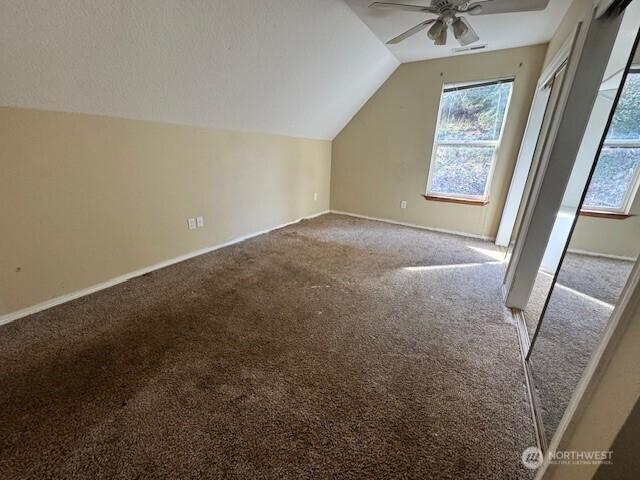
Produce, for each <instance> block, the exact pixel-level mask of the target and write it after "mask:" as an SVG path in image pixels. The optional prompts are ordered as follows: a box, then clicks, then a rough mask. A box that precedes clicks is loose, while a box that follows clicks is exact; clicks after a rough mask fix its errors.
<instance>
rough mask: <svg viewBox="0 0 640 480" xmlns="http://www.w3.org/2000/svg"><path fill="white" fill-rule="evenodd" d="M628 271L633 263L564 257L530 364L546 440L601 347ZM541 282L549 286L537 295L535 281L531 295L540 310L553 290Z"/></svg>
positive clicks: (558, 422)
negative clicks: (547, 293) (585, 370)
mask: <svg viewBox="0 0 640 480" xmlns="http://www.w3.org/2000/svg"><path fill="white" fill-rule="evenodd" d="M632 268H633V262H629V261H624V260H612V259H607V258H599V257H591V256H586V255H576V254H567V255H566V256H565V259H564V261H563V262H562V265H561V267H560V272H559V274H558V282H557V284H556V286H555V287H554V289H553V291H552V292H551V298H550V299H549V305H548V307H547V310H546V312H545V314H544V317H543V318H542V323H541V324H540V332H539V333H538V337H537V338H536V340H535V343H534V344H533V346H532V353H531V357H530V362H529V365H530V367H531V371H532V374H533V379H534V384H535V388H536V391H537V395H538V399H539V403H540V406H541V409H540V410H541V412H540V413H541V416H542V420H543V423H544V427H545V433H546V436H547V438H548V439H551V437H552V436H553V434H554V433H555V431H556V429H557V428H558V425H559V424H560V421H561V420H562V416H563V415H564V411H565V410H566V408H567V405H569V401H570V400H571V397H572V395H573V391H574V390H575V388H576V386H577V385H578V382H579V381H580V378H581V377H582V373H583V372H584V369H585V368H586V366H587V364H588V363H589V360H590V359H591V356H592V355H593V352H594V351H595V349H596V347H597V346H598V344H599V343H600V340H601V338H602V335H603V333H604V331H605V328H606V326H607V323H608V322H609V317H610V316H611V312H612V311H613V307H614V305H615V304H616V303H617V301H618V297H619V296H620V293H622V289H623V288H624V286H625V284H626V282H627V279H628V278H629V275H630V273H631V270H632ZM544 277H545V279H546V280H545V281H548V283H549V286H547V287H545V288H543V289H540V290H539V289H537V287H538V282H537V281H536V286H535V287H534V291H533V293H532V299H533V302H534V303H537V304H541V305H543V304H544V300H545V298H546V292H547V291H548V289H549V287H550V285H551V277H550V276H548V275H544ZM536 297H537V298H536ZM530 303H531V302H530ZM525 319H527V324H528V325H527V327H528V328H529V329H531V328H533V329H535V325H533V324H529V319H528V317H527V312H526V311H525ZM530 331H531V330H530Z"/></svg>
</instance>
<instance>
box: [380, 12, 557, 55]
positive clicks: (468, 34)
mask: <svg viewBox="0 0 640 480" xmlns="http://www.w3.org/2000/svg"><path fill="white" fill-rule="evenodd" d="M548 4H549V0H480V1H473V2H472V1H471V0H431V4H430V5H429V6H422V5H406V4H403V3H390V2H373V3H372V4H371V5H369V8H377V9H391V10H404V11H408V12H418V13H427V14H431V15H437V16H438V17H437V18H430V19H429V20H426V21H424V22H422V23H419V24H418V25H416V26H415V27H412V28H410V29H409V30H407V31H406V32H404V33H401V34H400V35H398V36H397V37H394V38H392V39H391V40H389V41H388V42H387V45H393V44H396V43H400V42H401V41H403V40H405V39H407V38H409V37H410V36H412V35H415V34H416V33H418V32H420V31H422V30H424V29H425V28H427V27H428V26H429V25H431V28H429V30H428V31H427V36H428V37H429V38H430V39H431V40H433V43H434V44H435V45H446V43H447V29H448V28H451V31H452V33H453V36H454V37H455V38H456V40H458V42H459V43H460V45H462V46H463V47H464V46H466V45H469V44H470V43H473V42H477V41H478V40H479V39H480V37H478V34H477V33H476V32H475V30H474V29H473V28H472V27H471V25H470V24H469V22H468V21H467V19H466V18H464V17H463V16H462V15H464V14H468V15H490V14H493V13H512V12H530V11H535V10H544V9H545V8H547V5H548Z"/></svg>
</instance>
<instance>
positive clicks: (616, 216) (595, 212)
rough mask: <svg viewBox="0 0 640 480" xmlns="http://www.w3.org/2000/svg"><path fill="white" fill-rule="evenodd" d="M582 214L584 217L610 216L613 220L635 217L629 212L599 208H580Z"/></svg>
mask: <svg viewBox="0 0 640 480" xmlns="http://www.w3.org/2000/svg"><path fill="white" fill-rule="evenodd" d="M580 215H582V216H584V217H595V218H609V219H611V220H624V219H626V218H629V217H633V215H629V214H628V213H615V212H600V211H598V210H580Z"/></svg>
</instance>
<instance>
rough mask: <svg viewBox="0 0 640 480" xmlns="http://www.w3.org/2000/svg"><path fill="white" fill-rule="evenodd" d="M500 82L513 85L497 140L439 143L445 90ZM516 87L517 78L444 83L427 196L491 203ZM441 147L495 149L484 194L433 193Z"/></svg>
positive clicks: (432, 149)
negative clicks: (495, 175)
mask: <svg viewBox="0 0 640 480" xmlns="http://www.w3.org/2000/svg"><path fill="white" fill-rule="evenodd" d="M498 82H505V83H506V82H509V83H511V89H510V90H509V98H507V104H506V106H505V110H504V120H503V122H502V125H501V126H500V134H499V135H498V139H497V140H471V141H463V140H462V141H461V140H455V141H449V140H445V141H440V142H439V141H438V132H439V131H440V121H441V118H442V100H443V98H444V93H445V90H448V89H452V88H460V87H474V86H476V85H477V86H482V85H486V84H491V83H498ZM514 87H515V77H501V78H492V79H489V80H478V81H473V82H462V83H444V84H443V85H442V89H441V91H440V104H439V105H438V120H437V122H436V130H435V134H434V136H433V146H432V148H431V159H430V161H429V173H428V175H427V188H426V192H425V193H426V196H428V197H429V196H431V197H440V198H448V199H452V200H470V201H480V202H485V203H486V202H488V201H489V192H490V191H491V181H492V179H493V173H494V171H495V166H496V158H497V156H498V152H499V151H500V144H501V143H502V136H503V133H504V129H505V126H506V125H507V120H508V118H509V109H510V108H509V107H510V106H511V98H512V97H513V89H514ZM440 145H449V146H470V147H482V146H490V147H493V155H492V156H491V166H490V167H489V173H488V175H487V182H486V183H485V186H484V192H483V194H482V195H465V194H462V193H456V194H452V193H442V192H432V191H431V182H432V180H433V166H434V164H435V158H436V154H437V152H438V146H440Z"/></svg>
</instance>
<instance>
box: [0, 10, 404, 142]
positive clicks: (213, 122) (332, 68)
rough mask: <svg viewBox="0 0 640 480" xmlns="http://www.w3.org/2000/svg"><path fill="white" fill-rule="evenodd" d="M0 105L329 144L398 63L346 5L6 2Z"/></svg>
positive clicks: (0, 28)
mask: <svg viewBox="0 0 640 480" xmlns="http://www.w3.org/2000/svg"><path fill="white" fill-rule="evenodd" d="M0 66H1V67H0V105H5V106H19V107H30V108H41V109H50V110H61V111H67V112H80V113H94V114H101V115H109V116H116V117H125V118H133V119H143V120H154V121H161V122H172V123H181V124H189V125H198V126H207V127H214V128H222V129H231V130H242V131H258V132H266V133H276V134H282V135H290V136H298V137H308V138H322V139H332V138H333V137H334V136H335V135H336V134H337V133H338V132H339V131H340V130H341V129H342V127H343V126H344V125H345V124H346V123H347V122H348V121H349V120H350V118H351V117H352V116H353V115H354V114H355V113H356V112H357V111H358V109H359V108H360V107H361V106H362V105H363V104H364V102H365V101H366V100H367V99H368V98H369V97H370V96H371V95H372V94H373V93H374V92H375V91H376V90H377V89H378V87H379V86H380V85H381V84H382V83H383V82H384V81H385V80H386V79H387V78H388V76H389V75H390V74H391V73H392V72H393V70H395V68H396V67H397V66H398V61H397V60H396V58H395V57H394V56H393V55H392V54H391V53H390V52H389V50H388V49H387V48H386V47H385V46H384V45H383V44H382V43H381V42H380V41H379V40H378V39H377V38H376V37H375V35H374V34H373V33H371V31H370V30H369V29H368V28H367V27H366V26H365V25H364V24H363V23H362V22H361V21H360V19H359V18H358V17H357V16H356V15H355V14H354V13H353V12H352V11H351V9H349V7H348V6H347V5H346V4H345V3H344V2H343V0H135V1H132V0H65V1H57V0H46V1H45V0H42V1H37V0H0Z"/></svg>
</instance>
